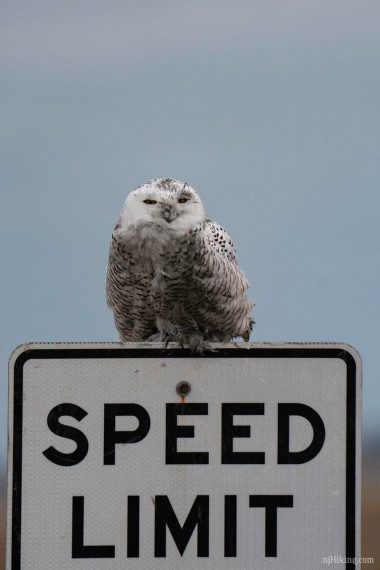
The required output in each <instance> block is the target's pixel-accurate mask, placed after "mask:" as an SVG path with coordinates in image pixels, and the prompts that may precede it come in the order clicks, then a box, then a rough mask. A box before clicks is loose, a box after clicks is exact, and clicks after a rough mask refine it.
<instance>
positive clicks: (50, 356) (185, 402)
mask: <svg viewBox="0 0 380 570" xmlns="http://www.w3.org/2000/svg"><path fill="white" fill-rule="evenodd" d="M216 347H217V348H216V350H215V351H214V352H209V353H207V354H205V355H204V356H194V355H192V354H190V353H189V352H188V351H187V350H184V349H180V348H177V347H175V348H168V349H166V350H165V349H162V347H161V345H154V344H137V343H130V344H123V345H121V344H116V343H115V344H105V343H104V344H99V343H98V344H33V345H24V346H22V347H20V348H18V349H16V351H15V352H14V353H13V355H12V357H11V361H10V412H9V422H10V423H9V438H10V455H9V502H8V537H7V566H6V568H7V570H73V569H75V570H79V569H80V570H96V569H99V570H100V569H102V570H105V569H107V570H116V569H117V570H119V569H120V570H121V569H123V570H125V569H133V570H149V569H153V570H161V569H165V570H168V569H169V570H181V569H186V570H211V569H213V570H215V569H218V570H219V569H220V570H227V569H228V570H251V569H254V568H255V569H256V568H257V569H258V570H266V569H271V570H273V569H278V570H280V569H281V570H287V569H289V570H290V569H291V570H308V569H310V570H318V569H322V568H326V567H328V564H329V562H328V561H329V560H331V557H334V556H339V557H341V558H340V560H341V561H343V560H344V561H345V563H344V564H342V565H341V567H342V568H358V566H355V564H354V558H355V557H359V555H360V554H359V518H360V497H359V493H360V466H359V457H360V402H361V366H360V358H359V357H358V354H357V353H356V351H355V350H354V349H352V348H351V347H349V346H346V345H337V344H278V345H274V344H253V345H252V344H251V345H249V344H244V345H241V346H240V347H237V346H235V345H233V344H228V345H216ZM189 390H191V391H190V392H189Z"/></svg>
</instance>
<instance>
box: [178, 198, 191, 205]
mask: <svg viewBox="0 0 380 570" xmlns="http://www.w3.org/2000/svg"><path fill="white" fill-rule="evenodd" d="M188 199H189V198H178V202H179V203H180V204H184V203H185V202H187V201H188Z"/></svg>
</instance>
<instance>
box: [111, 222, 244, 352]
mask: <svg viewBox="0 0 380 570" xmlns="http://www.w3.org/2000/svg"><path fill="white" fill-rule="evenodd" d="M211 224H213V222H211ZM218 227H219V226H218ZM212 229H213V228H212ZM208 230H209V228H208V227H206V228H205V227H202V226H201V225H199V226H197V227H195V228H193V229H192V230H189V231H187V232H185V233H181V234H178V233H176V232H171V231H163V228H161V227H157V226H154V225H153V224H148V225H146V226H144V227H142V228H139V229H131V230H129V231H127V232H126V231H123V232H122V231H120V230H119V229H118V228H116V229H115V232H114V234H113V238H112V242H111V247H110V257H109V264H108V270H107V300H108V304H109V305H110V306H111V307H112V309H113V311H114V318H115V324H116V327H117V329H118V331H119V334H120V339H121V340H122V341H131V340H132V341H139V340H146V339H148V338H149V337H150V336H151V335H154V334H155V333H157V332H160V333H163V334H167V335H168V336H169V338H171V339H172V340H179V337H181V335H183V336H184V337H185V338H192V336H194V335H200V336H201V337H202V338H204V339H210V340H215V341H225V340H230V339H231V338H233V337H235V336H241V335H245V334H246V333H247V331H249V329H250V324H251V319H250V317H249V313H250V310H251V307H252V304H251V303H250V302H249V301H248V300H247V298H246V290H247V287H248V283H247V281H246V279H245V277H244V275H243V274H242V273H241V271H240V270H239V268H238V266H237V264H236V261H235V257H234V256H232V255H231V252H226V251H223V248H221V247H220V243H219V242H218V241H217V240H216V241H214V240H213V239H210V235H213V234H212V232H211V233H210V231H208ZM213 231H214V229H213ZM218 239H219V237H218ZM219 241H220V240H219Z"/></svg>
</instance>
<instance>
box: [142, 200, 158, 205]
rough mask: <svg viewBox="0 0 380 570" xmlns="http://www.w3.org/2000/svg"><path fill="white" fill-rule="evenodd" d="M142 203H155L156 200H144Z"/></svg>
mask: <svg viewBox="0 0 380 570" xmlns="http://www.w3.org/2000/svg"><path fill="white" fill-rule="evenodd" d="M144 204H157V200H144Z"/></svg>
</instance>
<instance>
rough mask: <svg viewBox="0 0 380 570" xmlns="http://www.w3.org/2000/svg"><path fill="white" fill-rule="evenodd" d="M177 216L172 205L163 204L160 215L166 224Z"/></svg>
mask: <svg viewBox="0 0 380 570" xmlns="http://www.w3.org/2000/svg"><path fill="white" fill-rule="evenodd" d="M177 216H178V214H177V212H176V210H175V209H174V208H173V207H172V206H168V205H165V206H164V207H163V208H162V217H163V218H164V220H165V221H166V222H168V224H170V223H171V222H172V221H173V220H175V219H176V217H177Z"/></svg>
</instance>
